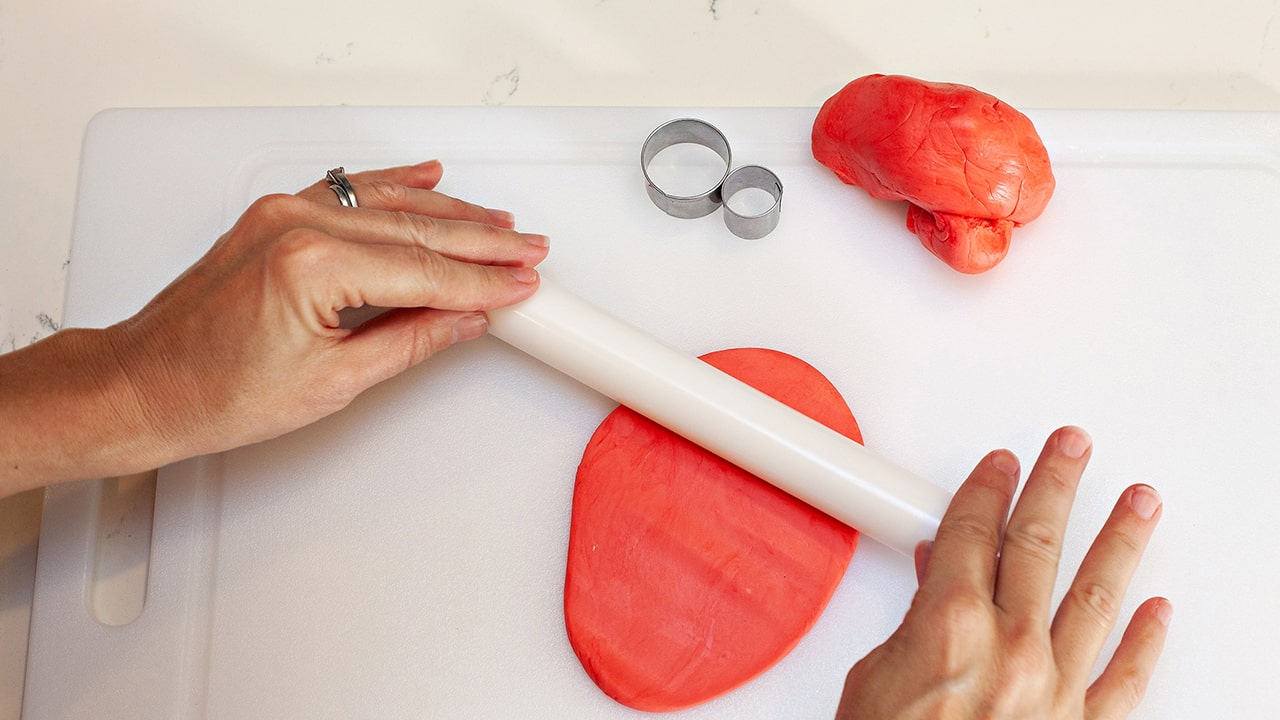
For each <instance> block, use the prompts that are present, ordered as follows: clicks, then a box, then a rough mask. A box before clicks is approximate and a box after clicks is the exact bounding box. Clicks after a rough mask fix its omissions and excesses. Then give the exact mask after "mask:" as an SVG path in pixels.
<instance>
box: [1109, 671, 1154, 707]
mask: <svg viewBox="0 0 1280 720" xmlns="http://www.w3.org/2000/svg"><path fill="white" fill-rule="evenodd" d="M1116 685H1117V692H1119V694H1120V698H1121V701H1122V702H1123V703H1124V704H1125V705H1126V706H1127V707H1128V708H1129V709H1130V710H1132V709H1133V708H1136V707H1138V703H1140V702H1142V698H1143V696H1144V695H1146V694H1147V674H1146V673H1144V672H1142V671H1141V670H1139V669H1138V668H1134V667H1129V668H1125V669H1124V670H1122V671H1120V677H1119V678H1118V679H1117V680H1116Z"/></svg>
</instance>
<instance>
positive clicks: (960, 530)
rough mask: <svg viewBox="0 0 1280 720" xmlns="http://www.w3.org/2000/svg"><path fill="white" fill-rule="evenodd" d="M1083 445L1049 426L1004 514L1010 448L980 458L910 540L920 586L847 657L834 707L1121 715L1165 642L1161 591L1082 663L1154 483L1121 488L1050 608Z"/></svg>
mask: <svg viewBox="0 0 1280 720" xmlns="http://www.w3.org/2000/svg"><path fill="white" fill-rule="evenodd" d="M1091 452H1092V443H1091V441H1090V440H1089V436H1088V435H1087V434H1085V432H1084V431H1083V430H1080V429H1079V428H1074V427H1066V428H1061V429H1059V430H1057V431H1056V432H1055V433H1053V435H1051V436H1050V437H1049V439H1048V441H1047V442H1046V443H1045V446H1044V450H1043V452H1042V453H1041V455H1040V458H1039V459H1038V460H1037V461H1036V464H1035V467H1034V468H1033V469H1032V471H1031V474H1030V476H1029V477H1028V478H1027V483H1026V486H1025V487H1024V488H1023V491H1022V494H1021V495H1020V496H1019V499H1018V503H1017V506H1016V507H1015V508H1014V509H1013V512H1012V514H1010V513H1009V506H1010V504H1011V503H1012V500H1013V497H1014V491H1015V489H1016V488H1017V484H1018V473H1019V464H1018V460H1017V458H1016V457H1014V455H1013V454H1012V453H1010V452H1009V451H1007V450H997V451H995V452H993V453H991V454H989V455H988V456H987V457H986V458H984V459H983V460H982V462H980V463H979V464H978V466H977V468H976V469H974V471H973V474H971V475H970V476H969V478H968V480H966V481H965V482H964V484H963V485H962V486H961V487H960V489H959V490H958V491H957V492H956V495H955V497H954V499H953V500H952V503H951V506H950V508H949V509H948V511H947V513H946V515H945V516H944V518H943V520H942V523H941V525H940V527H939V529H938V534H937V537H936V539H935V540H934V542H933V543H932V544H929V543H922V544H921V546H920V547H919V548H918V549H917V552H916V568H917V575H918V577H919V579H920V589H919V591H918V592H917V593H916V597H915V599H914V601H913V602H912V604H911V608H910V610H909V611H908V612H907V616H906V618H905V619H904V620H903V623H902V626H901V627H899V628H898V630H897V631H896V632H894V634H893V635H892V636H891V637H890V638H889V639H888V640H887V641H886V642H885V643H884V644H883V645H881V646H880V647H878V648H876V649H875V650H873V651H872V652H871V653H870V654H869V655H867V657H865V658H863V659H862V660H861V661H859V662H858V663H857V664H856V665H854V666H853V669H852V670H850V671H849V674H848V677H847V679H846V681H845V686H844V694H843V697H842V698H841V700H840V706H839V711H838V713H837V715H836V718H837V720H853V719H854V718H858V719H859V720H867V719H874V720H890V719H892V720H907V719H908V718H912V719H924V718H938V719H942V718H945V719H946V720H969V719H974V720H976V719H977V718H982V719H984V720H1001V719H1004V718H1008V719H1009V720H1014V719H1017V720H1040V719H1043V720H1050V719H1052V720H1067V719H1071V720H1074V719H1076V718H1089V719H1096V720H1102V719H1104V718H1106V719H1114V718H1123V717H1126V716H1128V714H1129V713H1130V712H1131V711H1132V710H1133V709H1134V707H1136V706H1137V704H1138V702H1139V701H1140V700H1141V699H1142V696H1143V694H1144V692H1145V690H1146V686H1147V681H1148V680H1149V679H1150V677H1151V673H1152V671H1153V670H1154V668H1155V664H1156V658H1157V657H1158V656H1159V654H1160V650H1161V647H1162V646H1163V644H1164V638H1165V633H1166V632H1167V629H1168V624H1169V620H1170V617H1171V613H1172V606H1171V605H1170V604H1169V602H1168V601H1167V600H1165V599H1164V598H1152V599H1150V600H1147V601H1146V602H1145V603H1143V604H1142V605H1141V606H1140V607H1139V608H1138V610H1137V611H1136V612H1135V613H1134V615H1133V618H1132V619H1131V620H1130V622H1129V625H1128V627H1127V629H1126V630H1125V632H1124V635H1123V637H1122V639H1121V641H1120V644H1119V646H1118V647H1117V648H1116V651H1115V654H1114V655H1113V656H1112V657H1111V659H1110V661H1109V662H1108V663H1107V665H1106V667H1105V668H1104V670H1103V671H1102V673H1101V675H1100V676H1099V677H1098V678H1097V679H1096V680H1094V681H1093V682H1090V673H1091V671H1092V669H1093V666H1094V662H1095V660H1096V659H1097V658H1098V655H1099V653H1100V651H1101V648H1102V645H1103V643H1104V642H1105V641H1106V638H1107V635H1108V634H1109V633H1110V632H1111V629H1112V627H1113V626H1114V625H1115V622H1116V620H1117V614H1118V610H1119V607H1120V601H1121V598H1122V597H1123V596H1124V593H1125V589H1126V587H1127V586H1128V584H1129V579H1130V578H1131V577H1132V575H1133V571H1134V569H1135V568H1136V567H1137V564H1138V559H1139V558H1140V557H1141V555H1142V551H1143V549H1144V548H1145V547H1146V544H1147V540H1148V539H1149V538H1150V537H1151V533H1152V531H1153V530H1154V529H1155V526H1156V523H1157V521H1158V520H1159V518H1160V513H1161V509H1162V504H1161V501H1160V497H1159V495H1157V494H1156V492H1155V491H1154V490H1153V489H1151V488H1150V487H1147V486H1145V485H1134V486H1131V487H1129V488H1128V489H1126V490H1125V491H1124V492H1123V493H1122V494H1121V496H1120V499H1119V501H1118V502H1117V503H1116V506H1115V509H1114V510H1113V511H1112V513H1111V516H1110V517H1109V518H1108V519H1107V521H1106V523H1105V524H1104V525H1103V528H1102V530H1101V531H1100V532H1099V533H1098V536H1097V539H1096V540H1095V541H1094V543H1093V545H1092V546H1091V548H1090V550H1089V552H1088V553H1087V554H1086V556H1085V559H1084V561H1083V562H1082V563H1081V565H1080V568H1079V571H1078V572H1077V573H1076V576H1075V579H1074V581H1073V582H1072V584H1071V586H1070V589H1069V590H1068V591H1067V594H1066V596H1065V598H1064V599H1063V601H1062V604H1061V605H1060V606H1059V607H1058V610H1057V613H1056V614H1054V615H1053V616H1052V620H1051V619H1050V613H1051V610H1052V607H1051V604H1052V594H1053V586H1054V580H1055V578H1056V577H1057V575H1058V560H1059V558H1060V556H1061V553H1062V539H1063V532H1064V529H1065V527H1066V522H1067V515H1068V513H1069V511H1070V509H1071V504H1072V500H1073V499H1074V497H1075V493H1076V488H1077V486H1078V484H1079V482H1080V476H1081V473H1083V471H1084V467H1085V465H1086V464H1087V463H1088V460H1089V455H1090V454H1091ZM1006 517H1008V521H1007V522H1006V521H1005V518H1006Z"/></svg>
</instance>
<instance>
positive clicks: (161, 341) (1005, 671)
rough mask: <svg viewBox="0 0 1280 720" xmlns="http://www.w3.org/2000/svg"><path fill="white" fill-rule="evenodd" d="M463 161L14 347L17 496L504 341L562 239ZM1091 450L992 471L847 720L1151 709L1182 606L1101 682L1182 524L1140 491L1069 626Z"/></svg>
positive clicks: (371, 179)
mask: <svg viewBox="0 0 1280 720" xmlns="http://www.w3.org/2000/svg"><path fill="white" fill-rule="evenodd" d="M441 174H442V169H441V167H440V164H439V163H436V162H428V163H423V164H420V165H414V166H409V167H400V168H390V169H387V170H378V171H373V172H367V173H358V174H353V175H351V176H350V179H351V181H352V183H353V184H354V186H355V190H356V197H357V198H358V199H359V202H360V207H359V208H355V209H353V208H343V207H339V205H338V202H337V197H336V196H335V195H334V194H333V193H332V192H331V191H330V190H329V189H328V187H327V186H326V184H325V183H323V182H319V183H316V184H315V185H312V186H311V187H308V188H306V189H305V190H303V191H302V192H300V193H298V194H297V195H272V196H269V197H265V198H262V199H261V200H259V201H257V202H256V203H254V204H253V206H251V207H250V208H249V209H248V210H247V211H246V212H245V213H244V215H243V216H242V217H241V218H240V220H239V221H238V222H237V223H236V225H235V226H234V227H233V228H231V230H229V231H228V232H227V233H226V234H225V235H223V236H222V237H221V238H220V239H219V240H218V241H217V242H216V243H215V244H214V245H213V247H211V248H210V250H209V251H208V253H206V254H205V256H204V257H202V258H201V259H200V260H199V261H197V262H196V263H195V265H193V266H192V267H191V268H190V269H189V270H187V271H186V272H185V273H183V274H182V275H181V276H180V277H178V278H177V279H176V280H174V282H173V283H172V284H171V285H169V287H167V288H166V289H165V290H163V291H162V292H161V293H160V294H159V295H157V296H156V298H155V299H154V300H152V301H151V302H150V303H149V304H148V305H147V306H146V307H144V308H143V309H142V310H141V311H140V312H139V313H138V314H137V315H135V316H133V317H131V318H129V319H127V320H124V321H123V322H120V323H118V324H116V325H113V326H111V327H108V328H105V329H92V330H91V329H74V328H73V329H66V330H62V331H60V332H58V333H56V334H54V335H53V336H52V337H49V338H47V339H45V340H43V341H41V342H38V343H35V344H33V345H31V346H28V347H26V348H23V349H21V350H17V351H14V352H11V353H8V354H5V355H0V496H4V495H9V494H13V493H16V492H19V491H22V490H26V489H31V488H36V487H41V486H45V485H50V484H53V483H57V482H63V481H68V480H75V479H83V478H93V477H114V476H119V475H127V474H132V473H137V472H144V471H147V470H150V469H152V468H156V467H160V466H162V465H165V464H168V463H172V462H176V461H178V460H181V459H184V458H188V457H193V456H196V455H201V454H207V453H214V452H220V451H223V450H228V449H231V448H234V447H238V446H241V445H245V444H248V443H253V442H258V441H261V440H265V439H268V438H272V437H276V436H279V435H282V434H284V433H287V432H289V431H291V430H294V429H296V428H299V427H302V426H304V425H307V424H309V423H311V422H314V421H316V420H318V419H320V418H322V417H324V416H326V415H328V414H330V413H333V412H336V411H337V410H339V409H341V408H343V407H345V406H346V405H347V404H348V403H350V402H351V400H352V399H354V398H355V397H356V396H357V395H359V394H360V393H361V392H362V391H364V390H365V389H367V388H369V387H370V386H372V385H374V384H376V383H378V382H381V381H382V380H385V379H387V378H389V377H392V376H394V375H396V374H397V373H400V372H402V371H404V370H405V369H407V368H410V367H413V366H414V365H417V364H419V363H421V362H423V361H424V360H426V359H427V358H429V357H431V356H432V355H434V354H435V353H437V352H440V351H441V350H444V349H445V348H447V347H449V346H451V345H453V344H455V343H458V342H463V341H466V340H470V339H472V338H475V337H478V336H480V335H482V334H483V333H484V332H485V330H486V328H487V321H486V316H485V312H486V311H487V310H492V309H494V308H498V307H502V306H505V305H509V304H512V303H515V302H518V301H520V300H523V299H524V298H526V297H528V296H529V295H531V294H532V293H533V292H534V291H535V290H536V288H537V285H538V274H537V271H536V270H535V269H534V266H535V265H537V264H538V263H539V262H540V261H541V260H542V259H543V258H545V257H546V255H547V251H548V240H547V238H546V237H545V236H543V235H536V234H528V233H520V232H516V231H515V230H514V225H513V221H512V217H511V215H510V214H508V213H504V212H501V211H493V210H489V209H486V208H483V207H480V206H478V205H473V204H470V203H466V202H462V201H460V200H457V199H455V198H451V197H449V196H446V195H442V194H440V193H437V192H435V191H434V190H433V188H434V187H435V186H436V184H437V183H438V182H439V181H440V178H441ZM362 305H373V306H378V307H383V308H390V309H389V310H388V311H387V312H385V313H384V314H382V315H380V316H378V317H376V318H375V319H373V320H370V321H368V322H366V323H364V324H363V325H361V326H359V327H358V328H354V329H350V328H343V327H341V326H340V323H339V311H340V310H342V309H344V308H355V307H360V306H362ZM1090 451H1091V443H1090V440H1089V438H1088V436H1087V435H1086V434H1085V433H1084V431H1082V430H1079V429H1078V428H1070V427H1068V428H1062V429H1060V430H1058V431H1057V432H1055V433H1054V434H1053V435H1052V436H1051V437H1050V438H1049V440H1048V442H1047V443H1046V444H1045V448H1044V451H1043V453H1042V454H1041V456H1040V458H1039V460H1038V461H1037V462H1036V464H1035V467H1034V469H1033V470H1032V471H1031V474H1030V477H1029V478H1028V480H1027V483H1026V487H1025V488H1024V490H1023V492H1022V494H1021V496H1020V497H1019V500H1018V503H1017V506H1016V507H1015V508H1014V510H1013V512H1012V514H1009V506H1010V504H1011V503H1012V499H1013V496H1014V491H1015V489H1016V487H1017V482H1018V473H1019V469H1018V461H1017V458H1015V457H1014V456H1013V454H1012V453H1009V452H1008V451H1005V450H999V451H996V452H993V453H991V454H990V455H988V456H987V457H986V458H985V459H984V460H983V461H982V462H981V463H979V465H978V467H977V468H976V469H975V470H974V471H973V474H972V475H970V477H969V479H968V480H966V481H965V483H964V484H963V485H962V486H961V488H960V489H959V491H957V493H956V495H955V498H954V500H953V501H952V504H951V507H950V509H949V510H948V512H947V514H946V516H945V517H944V518H943V520H942V523H941V526H940V528H939V531H938V535H937V538H936V540H935V541H934V542H933V543H931V544H922V545H921V547H920V548H919V550H918V551H917V557H916V564H917V573H918V575H919V578H920V589H919V591H918V593H917V594H916V597H915V600H914V601H913V603H912V605H911V608H910V610H909V611H908V613H907V616H906V618H905V620H904V621H903V623H902V626H901V627H900V628H899V629H898V630H897V631H896V632H895V633H894V634H893V635H892V636H891V637H890V638H889V639H888V640H887V641H886V642H885V643H884V644H883V645H881V646H880V647H878V648H876V649H875V650H874V651H872V652H871V653H870V654H869V655H868V656H867V657H866V658H864V659H863V660H861V661H860V662H858V663H857V664H856V665H855V666H854V667H853V669H852V670H850V672H849V674H848V678H847V680H846V683H845V689H844V694H843V696H842V698H841V701H840V705H839V710H838V714H837V720H852V719H853V718H858V719H860V720H862V719H873V720H906V719H908V718H945V719H946V720H966V719H969V718H973V719H976V718H983V719H984V720H999V719H1001V718H1010V719H1015V718H1016V719H1017V720H1036V719H1045V720H1048V719H1053V720H1066V719H1071V720H1074V719H1076V718H1089V719H1091V720H1092V719H1097V720H1102V719H1113V718H1123V717H1125V716H1126V715H1128V713H1129V712H1130V711H1131V710H1132V709H1133V708H1134V707H1135V706H1136V705H1137V703H1138V701H1139V700H1140V699H1141V697H1142V695H1143V692H1144V690H1145V687H1146V684H1147V681H1148V679H1149V678H1150V676H1151V673H1152V671H1153V669H1154V667H1155V663H1156V658H1157V656H1158V655H1159V653H1160V649H1161V646H1162V644H1163V642H1164V637H1165V633H1166V629H1167V626H1168V622H1169V617H1170V613H1171V610H1172V607H1171V605H1170V604H1169V603H1168V601H1167V600H1164V599H1162V598H1153V599H1151V600H1148V601H1147V602H1145V603H1143V604H1142V606H1141V607H1139V608H1138V610H1137V612H1136V613H1135V614H1134V616H1133V618H1132V620H1131V621H1130V622H1129V625H1128V628H1127V629H1126V630H1125V633H1124V636H1123V639H1122V640H1121V642H1120V644H1119V646H1118V648H1117V649H1116V652H1115V654H1114V656H1113V657H1112V658H1111V659H1110V662H1109V663H1108V664H1107V666H1106V668H1105V669H1104V671H1103V672H1102V674H1101V676H1099V677H1098V678H1097V679H1096V680H1094V681H1093V682H1090V679H1089V678H1090V672H1091V669H1092V667H1093V664H1094V661H1095V659H1096V658H1097V657H1098V654H1099V652H1100V649H1101V647H1102V644H1103V642H1104V641H1105V639H1106V637H1107V635H1108V633H1109V632H1110V630H1111V628H1112V626H1113V625H1114V624H1115V622H1116V619H1117V618H1116V615H1117V609H1118V607H1119V605H1120V600H1121V598H1122V597H1123V595H1124V592H1125V588H1126V586H1127V585H1128V582H1129V579H1130V577H1131V575H1132V573H1133V570H1134V568H1135V567H1136V565H1137V563H1138V559H1139V557H1140V556H1141V554H1142V551H1143V548H1144V547H1145V545H1146V543H1147V540H1148V538H1150V536H1151V533H1152V531H1153V530H1154V528H1155V524H1156V522H1157V520H1158V519H1159V516H1160V510H1161V504H1160V499H1159V496H1158V495H1156V493H1155V491H1154V490H1152V489H1151V488H1149V487H1146V486H1144V485H1135V486H1133V487H1130V488H1129V489H1127V490H1126V491H1125V492H1124V493H1123V494H1122V496H1121V498H1120V501H1119V502H1118V503H1117V505H1116V507H1115V510H1114V512H1113V513H1112V515H1111V517H1110V519H1109V520H1108V521H1107V522H1106V524H1105V525H1104V527H1103V528H1102V530H1101V532H1100V533H1099V534H1098V537H1097V539H1096V541H1095V542H1094V544H1093V547H1092V549H1091V550H1090V551H1089V553H1088V554H1087V556H1086V557H1085V559H1084V562H1083V563H1082V564H1081V567H1080V569H1079V571H1078V573H1077V574H1076V577H1075V581H1074V582H1073V584H1072V586H1071V589H1070V590H1069V591H1068V593H1067V595H1066V598H1065V599H1064V600H1063V602H1062V604H1061V606H1060V607H1059V608H1058V610H1057V613H1056V615H1054V616H1053V618H1052V620H1050V610H1051V608H1050V604H1051V595H1052V592H1053V585H1054V579H1055V578H1056V576H1057V565H1058V559H1059V557H1060V555H1061V550H1062V537H1063V532H1064V528H1065V525H1066V520H1067V515H1068V512H1069V510H1070V507H1071V504H1072V500H1073V498H1074V496H1075V491H1076V487H1077V485H1078V483H1079V481H1080V476H1081V473H1082V472H1083V471H1084V467H1085V464H1086V463H1087V462H1088V457H1089V453H1090ZM1006 517H1007V518H1008V520H1007V522H1006Z"/></svg>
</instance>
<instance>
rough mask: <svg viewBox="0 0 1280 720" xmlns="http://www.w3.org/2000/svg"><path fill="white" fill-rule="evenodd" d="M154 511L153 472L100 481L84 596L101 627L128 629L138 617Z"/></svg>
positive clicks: (143, 602)
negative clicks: (88, 581)
mask: <svg viewBox="0 0 1280 720" xmlns="http://www.w3.org/2000/svg"><path fill="white" fill-rule="evenodd" d="M155 508H156V471H154V470H152V471H151V472H146V473H140V474H138V475H125V476H121V477H117V478H107V479H105V480H103V481H102V484H101V496H100V498H99V502H98V517H97V521H98V522H97V525H98V531H97V534H96V537H95V543H94V549H93V572H92V576H91V582H92V586H91V588H90V593H89V596H90V607H91V608H92V610H93V615H94V617H95V618H96V619H97V620H98V622H100V623H102V624H104V625H112V626H120V625H128V624H129V623H131V622H133V621H134V620H137V619H138V617H139V616H141V615H142V609H143V606H144V605H145V604H146V599H147V575H148V569H149V567H150V565H151V528H152V522H153V520H154V518H155Z"/></svg>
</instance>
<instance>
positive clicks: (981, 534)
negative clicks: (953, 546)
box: [938, 513, 1000, 552]
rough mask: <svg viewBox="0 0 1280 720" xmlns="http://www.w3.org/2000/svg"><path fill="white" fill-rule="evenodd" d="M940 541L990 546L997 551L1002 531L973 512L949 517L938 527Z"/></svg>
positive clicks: (993, 550)
mask: <svg viewBox="0 0 1280 720" xmlns="http://www.w3.org/2000/svg"><path fill="white" fill-rule="evenodd" d="M938 536H939V541H944V542H959V543H961V544H964V545H979V546H982V547H988V548H990V549H991V550H992V552H995V549H996V547H997V546H998V545H999V541H1000V531H999V529H998V528H996V527H993V526H992V525H991V524H990V523H987V522H984V521H983V520H982V519H981V518H979V517H977V516H975V515H972V514H967V513H966V514H962V515H957V516H955V517H953V518H949V519H948V520H947V522H946V523H944V524H943V525H942V526H941V527H940V528H938Z"/></svg>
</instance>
